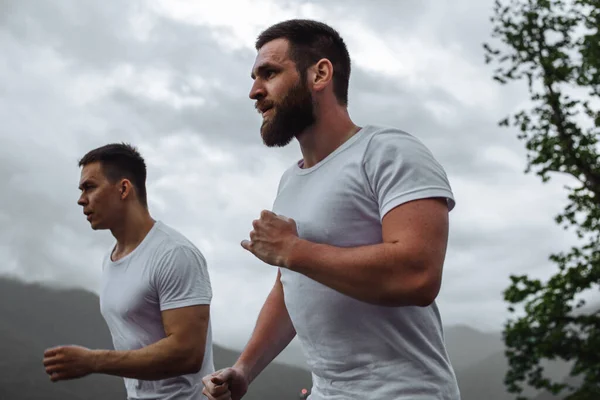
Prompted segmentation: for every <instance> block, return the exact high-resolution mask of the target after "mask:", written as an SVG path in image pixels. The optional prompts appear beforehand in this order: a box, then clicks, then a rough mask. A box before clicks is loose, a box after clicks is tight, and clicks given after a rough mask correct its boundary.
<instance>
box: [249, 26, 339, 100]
mask: <svg viewBox="0 0 600 400" xmlns="http://www.w3.org/2000/svg"><path fill="white" fill-rule="evenodd" d="M275 39H287V40H288V42H289V43H290V58H291V59H292V60H293V61H294V62H295V63H296V68H297V69H298V72H299V73H300V76H301V77H302V78H303V79H306V72H307V69H308V68H309V67H310V66H312V65H314V64H316V63H317V62H318V61H319V60H320V59H322V58H327V59H328V60H329V61H330V62H331V64H332V65H333V91H334V93H335V96H336V97H337V99H338V102H339V103H340V104H342V105H345V106H347V105H348V84H349V82H350V54H348V49H347V48H346V44H345V43H344V40H343V39H342V37H341V36H340V34H339V33H338V32H337V31H336V30H335V29H333V28H332V27H330V26H329V25H326V24H324V23H322V22H318V21H313V20H309V19H291V20H287V21H283V22H279V23H277V24H275V25H272V26H271V27H269V28H267V29H266V30H264V31H263V32H262V33H261V34H260V35H259V36H258V38H257V40H256V50H260V49H261V47H263V46H264V45H265V44H266V43H268V42H270V41H272V40H275Z"/></svg>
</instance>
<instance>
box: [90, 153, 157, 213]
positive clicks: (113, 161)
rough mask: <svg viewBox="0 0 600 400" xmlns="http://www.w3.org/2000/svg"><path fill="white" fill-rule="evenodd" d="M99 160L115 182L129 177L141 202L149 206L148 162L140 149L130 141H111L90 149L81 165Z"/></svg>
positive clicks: (106, 174)
mask: <svg viewBox="0 0 600 400" xmlns="http://www.w3.org/2000/svg"><path fill="white" fill-rule="evenodd" d="M94 162H99V163H100V165H101V166H102V171H103V172H104V175H105V176H106V178H107V179H108V180H109V181H110V182H112V183H114V182H116V181H118V180H119V179H123V178H126V179H129V180H130V181H131V183H132V185H133V187H134V188H135V190H136V192H137V194H138V197H139V199H140V202H141V203H142V205H143V206H144V207H148V201H147V198H146V197H147V196H146V162H145V161H144V159H143V158H142V156H141V155H140V153H139V152H138V150H137V149H136V148H135V147H133V146H132V145H130V144H128V143H111V144H107V145H105V146H102V147H98V148H97V149H94V150H91V151H89V152H88V153H87V154H86V155H85V156H83V158H82V159H81V160H79V166H80V167H83V166H86V165H88V164H91V163H94Z"/></svg>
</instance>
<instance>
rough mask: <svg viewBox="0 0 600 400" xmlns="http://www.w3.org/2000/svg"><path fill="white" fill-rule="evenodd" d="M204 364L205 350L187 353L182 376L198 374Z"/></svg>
mask: <svg viewBox="0 0 600 400" xmlns="http://www.w3.org/2000/svg"><path fill="white" fill-rule="evenodd" d="M203 363H204V349H202V351H196V349H193V350H190V351H187V352H186V354H185V362H183V363H182V374H184V375H188V374H197V373H198V372H200V370H201V369H202V364H203Z"/></svg>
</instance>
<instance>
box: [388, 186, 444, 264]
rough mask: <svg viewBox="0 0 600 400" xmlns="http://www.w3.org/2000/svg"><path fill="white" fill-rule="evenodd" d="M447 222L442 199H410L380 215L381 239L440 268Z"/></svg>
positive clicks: (421, 260)
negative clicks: (381, 217) (381, 216)
mask: <svg viewBox="0 0 600 400" xmlns="http://www.w3.org/2000/svg"><path fill="white" fill-rule="evenodd" d="M448 225H449V222H448V203H447V200H446V199H445V198H426V199H420V200H414V201H409V202H407V203H404V204H401V205H399V206H397V207H395V208H393V209H392V210H390V211H389V212H388V213H387V214H386V215H385V216H384V217H383V220H382V235H383V241H384V243H393V244H397V245H398V246H399V248H401V249H402V251H403V252H405V253H406V252H408V253H409V254H410V255H411V258H413V259H415V260H417V261H420V262H422V263H423V264H424V265H427V266H432V267H439V268H440V269H441V266H442V265H441V264H443V261H444V257H445V255H446V246H447V242H448Z"/></svg>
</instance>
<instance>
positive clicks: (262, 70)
mask: <svg viewBox="0 0 600 400" xmlns="http://www.w3.org/2000/svg"><path fill="white" fill-rule="evenodd" d="M268 69H280V67H278V66H277V65H275V64H273V63H270V62H268V61H267V62H265V63H263V64H261V65H259V66H258V67H256V73H255V72H254V71H252V73H251V74H250V78H252V79H256V76H257V75H263V74H264V73H265V72H266V71H267V70H268Z"/></svg>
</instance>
